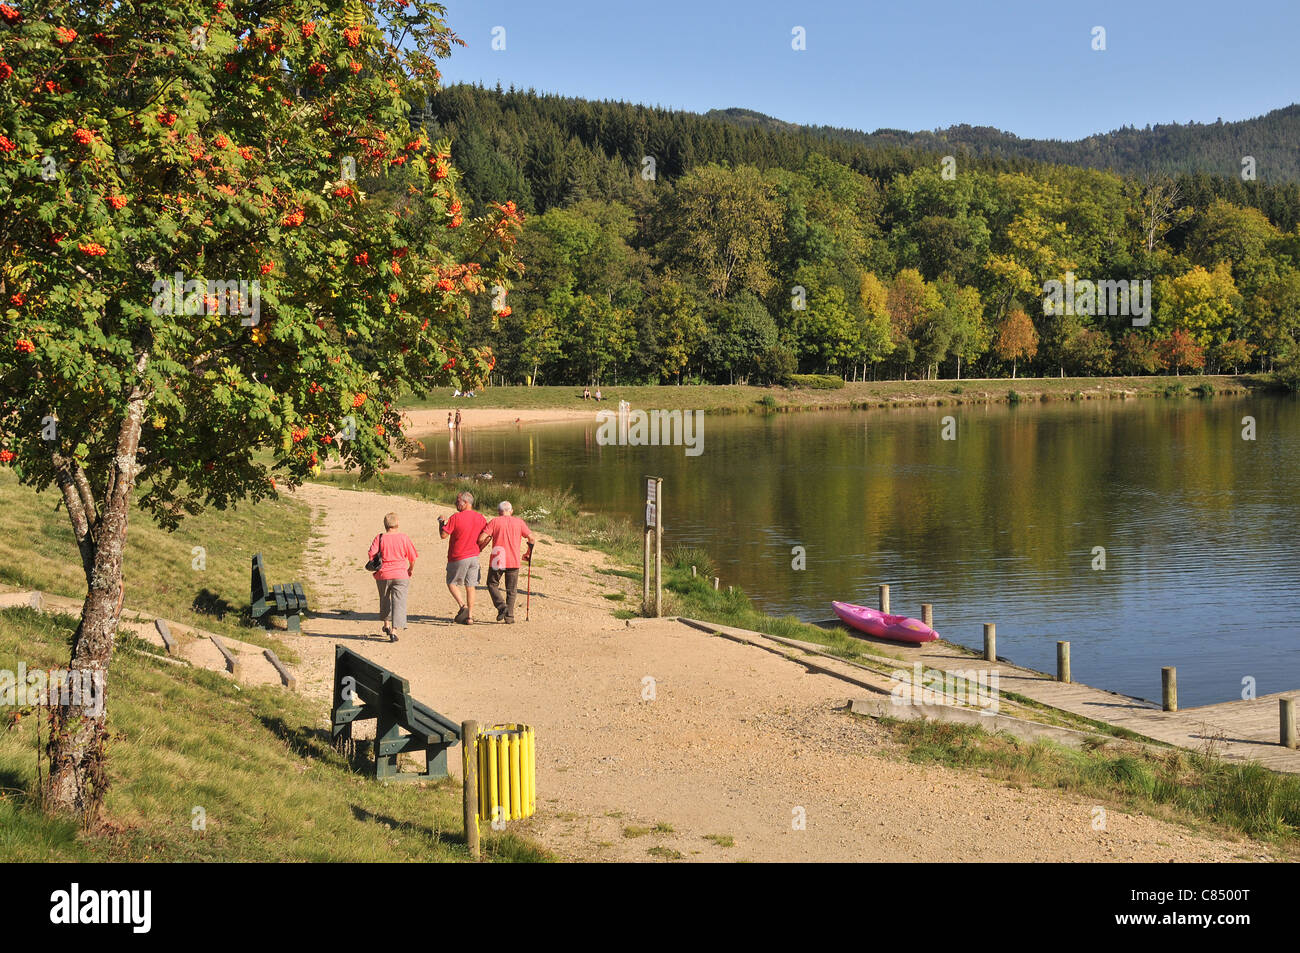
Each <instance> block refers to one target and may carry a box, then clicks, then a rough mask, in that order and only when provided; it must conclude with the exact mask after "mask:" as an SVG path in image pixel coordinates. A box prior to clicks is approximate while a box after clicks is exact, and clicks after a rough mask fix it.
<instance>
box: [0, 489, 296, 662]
mask: <svg viewBox="0 0 1300 953" xmlns="http://www.w3.org/2000/svg"><path fill="white" fill-rule="evenodd" d="M56 502H61V500H60V498H59V497H58V496H57V494H55V493H54V492H51V491H47V492H45V493H39V494H38V493H36V492H35V491H34V490H32V489H31V488H29V487H25V486H22V485H20V484H19V483H18V480H17V478H16V477H15V476H14V475H13V474H12V473H8V472H0V584H2V585H5V586H9V587H12V588H17V589H39V590H41V591H42V592H48V593H54V594H57V595H61V596H71V597H73V598H76V599H82V598H84V597H85V595H86V578H85V575H84V574H83V573H82V570H81V559H80V556H79V555H78V553H77V544H76V541H75V540H74V539H73V536H72V527H71V525H70V523H69V522H68V516H67V513H66V512H65V511H64V510H63V508H62V507H61V506H60V507H59V509H57V510H56V509H55V503H56ZM310 528H311V513H310V510H309V508H308V507H307V506H305V505H303V504H301V503H296V502H293V501H290V500H281V501H268V502H264V503H259V504H257V505H256V506H252V505H244V506H240V507H238V508H236V509H229V510H226V511H224V512H220V511H217V510H209V511H207V512H205V513H202V514H199V515H198V516H190V517H187V518H186V519H185V520H184V521H183V522H182V523H181V525H180V528H179V529H177V530H176V531H174V532H170V533H169V532H167V531H166V530H163V529H160V528H159V527H158V526H157V525H156V524H155V523H153V522H152V521H151V520H150V519H149V517H148V516H147V515H145V514H144V513H141V512H140V511H139V510H132V512H131V515H130V524H129V526H128V528H127V538H126V553H125V556H124V559H123V576H124V579H125V582H126V596H125V606H126V608H127V609H128V610H129V609H139V610H143V611H146V612H151V613H156V614H157V615H160V616H163V617H164V618H168V619H172V620H174V621H176V622H181V623H184V624H186V625H190V626H196V627H198V628H202V629H207V630H209V631H212V632H216V633H217V634H218V635H229V636H231V637H233V638H237V639H242V640H243V641H246V642H252V643H254V644H257V645H262V646H268V647H271V648H273V649H275V650H276V652H277V653H278V654H280V657H281V658H283V659H284V660H285V661H286V662H287V663H290V664H292V663H293V662H296V661H297V658H296V654H295V653H293V652H291V651H289V650H287V648H286V647H285V646H284V645H283V644H282V643H281V642H280V640H279V639H278V638H276V637H275V636H274V635H270V636H268V635H266V634H265V633H264V632H263V630H262V629H261V628H257V627H250V626H247V625H245V624H244V622H243V613H244V610H246V609H247V607H248V601H249V571H250V570H249V567H250V564H251V562H252V558H253V554H254V553H257V552H260V553H262V554H263V555H264V556H265V558H266V566H267V574H268V576H269V577H270V581H271V582H272V583H280V582H293V581H301V582H302V583H303V584H304V586H305V588H306V590H307V594H308V597H309V598H310V596H311V594H312V580H310V579H308V578H306V577H305V576H304V574H303V551H304V549H305V548H306V544H307V540H308V538H309V536H310ZM195 547H202V548H203V550H204V559H203V565H204V567H205V568H203V569H196V568H195V560H196V559H197V556H196V554H195V553H194V551H193V550H194V548H195Z"/></svg>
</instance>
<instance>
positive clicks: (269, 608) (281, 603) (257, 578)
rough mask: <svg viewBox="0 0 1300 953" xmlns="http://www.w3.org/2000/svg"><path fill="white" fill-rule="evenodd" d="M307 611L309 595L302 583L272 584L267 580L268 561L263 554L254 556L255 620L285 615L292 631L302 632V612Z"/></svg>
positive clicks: (253, 610)
mask: <svg viewBox="0 0 1300 953" xmlns="http://www.w3.org/2000/svg"><path fill="white" fill-rule="evenodd" d="M306 611H307V595H306V593H304V592H303V591H302V583H300V582H287V583H285V584H284V585H282V586H272V585H269V584H268V583H267V581H266V561H265V560H264V559H262V554H261V553H258V554H257V555H256V556H254V557H253V586H252V614H253V621H257V620H258V619H262V618H265V617H268V616H277V615H278V616H283V617H284V620H285V622H286V623H287V624H288V626H289V631H290V632H301V631H302V625H301V622H300V620H301V618H302V613H304V612H306Z"/></svg>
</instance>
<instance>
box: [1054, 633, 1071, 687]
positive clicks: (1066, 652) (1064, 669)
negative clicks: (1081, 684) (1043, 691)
mask: <svg viewBox="0 0 1300 953" xmlns="http://www.w3.org/2000/svg"><path fill="white" fill-rule="evenodd" d="M1056 680H1057V681H1058V682H1064V683H1065V684H1066V685H1069V684H1070V643H1069V642H1057V643H1056Z"/></svg>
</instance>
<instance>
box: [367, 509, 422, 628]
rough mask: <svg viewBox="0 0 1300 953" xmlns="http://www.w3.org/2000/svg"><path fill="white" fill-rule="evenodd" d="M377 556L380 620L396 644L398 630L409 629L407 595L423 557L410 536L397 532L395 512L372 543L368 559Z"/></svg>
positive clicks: (386, 520) (376, 576)
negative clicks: (407, 624) (412, 578)
mask: <svg viewBox="0 0 1300 953" xmlns="http://www.w3.org/2000/svg"><path fill="white" fill-rule="evenodd" d="M376 555H378V556H379V559H380V563H379V568H378V569H376V570H375V573H374V576H375V585H376V586H377V587H378V588H379V620H380V621H381V622H382V623H383V624H384V629H383V631H384V634H385V635H387V636H388V637H389V638H390V639H391V640H392V641H394V642H396V641H397V632H396V630H397V629H405V628H406V595H407V591H408V590H409V589H410V588H411V576H412V575H414V573H415V560H416V559H417V558H419V555H420V554H419V553H417V552H416V551H415V544H414V543H413V542H411V537H409V536H407V535H406V534H405V533H399V532H397V514H396V513H389V514H388V515H386V516H385V517H384V531H383V532H382V533H380V534H379V535H378V536H376V537H375V539H374V542H372V543H371V544H370V552H369V553H368V554H367V556H366V558H367V560H370V559H373V558H374V557H375V556H376ZM390 620H391V624H390Z"/></svg>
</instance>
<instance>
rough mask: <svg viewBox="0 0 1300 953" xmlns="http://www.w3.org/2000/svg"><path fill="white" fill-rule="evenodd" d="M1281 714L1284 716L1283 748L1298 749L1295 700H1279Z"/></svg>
mask: <svg viewBox="0 0 1300 953" xmlns="http://www.w3.org/2000/svg"><path fill="white" fill-rule="evenodd" d="M1277 703H1278V709H1279V714H1280V715H1281V716H1282V747H1283V748H1294V747H1296V734H1295V699H1294V698H1279V699H1278V700H1277Z"/></svg>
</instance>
